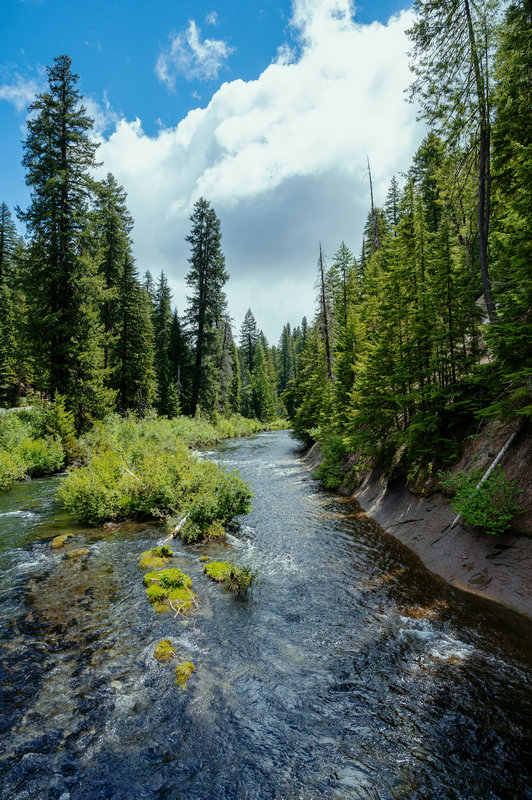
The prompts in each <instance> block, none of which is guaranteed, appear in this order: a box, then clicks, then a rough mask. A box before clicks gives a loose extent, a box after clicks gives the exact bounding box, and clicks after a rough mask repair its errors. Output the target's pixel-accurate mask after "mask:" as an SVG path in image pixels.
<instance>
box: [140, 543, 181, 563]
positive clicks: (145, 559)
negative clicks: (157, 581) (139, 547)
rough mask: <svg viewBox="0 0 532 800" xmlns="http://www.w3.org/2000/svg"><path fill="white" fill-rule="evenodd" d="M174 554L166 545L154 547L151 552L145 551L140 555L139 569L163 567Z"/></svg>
mask: <svg viewBox="0 0 532 800" xmlns="http://www.w3.org/2000/svg"><path fill="white" fill-rule="evenodd" d="M173 555H174V554H173V553H172V551H171V550H170V548H169V547H168V546H167V545H163V546H162V547H154V548H153V550H146V552H144V553H142V555H141V557H140V560H139V567H141V568H142V569H157V568H159V567H165V566H166V565H167V564H168V561H169V559H170V558H172V556H173Z"/></svg>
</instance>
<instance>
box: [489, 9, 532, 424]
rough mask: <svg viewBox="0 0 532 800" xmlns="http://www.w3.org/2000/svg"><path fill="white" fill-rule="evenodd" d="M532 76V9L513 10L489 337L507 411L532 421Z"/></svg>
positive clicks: (502, 86) (507, 30) (496, 143)
mask: <svg viewBox="0 0 532 800" xmlns="http://www.w3.org/2000/svg"><path fill="white" fill-rule="evenodd" d="M531 74H532V9H531V7H530V3H524V2H523V3H519V2H513V3H512V4H511V5H510V7H509V8H508V10H507V12H506V16H505V19H504V23H503V25H502V28H501V39H500V48H499V52H498V55H497V61H496V77H497V88H496V92H495V110H496V117H495V120H496V121H495V124H494V130H493V134H494V136H493V153H494V170H493V172H494V175H493V178H494V187H495V191H494V200H495V202H494V215H493V219H494V235H493V240H492V241H493V253H494V260H495V273H494V274H495V279H496V286H497V298H498V301H499V307H498V316H499V319H498V321H497V324H496V325H495V326H494V328H493V331H490V332H489V336H490V344H491V346H492V347H493V349H494V350H495V352H496V354H497V356H498V358H499V360H500V364H499V371H500V377H501V381H503V382H504V384H505V386H506V388H507V389H509V390H510V391H509V397H508V398H507V401H506V405H507V407H510V408H511V407H512V406H513V407H514V408H516V407H517V408H520V413H522V414H524V413H528V415H530V413H531V409H530V389H529V388H527V382H529V381H530V380H531V375H532V363H531V362H532V280H531V265H532V237H531V230H532V203H531V197H530V187H531V186H532V125H531V124H530V109H531V107H532V84H531V80H530V75H531ZM527 406H528V411H526V408H527ZM495 410H496V409H495ZM506 410H507V409H506Z"/></svg>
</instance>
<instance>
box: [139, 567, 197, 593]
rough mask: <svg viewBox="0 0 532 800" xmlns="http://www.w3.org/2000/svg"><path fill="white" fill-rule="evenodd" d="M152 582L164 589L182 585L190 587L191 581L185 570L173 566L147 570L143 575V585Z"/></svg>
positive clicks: (148, 584)
mask: <svg viewBox="0 0 532 800" xmlns="http://www.w3.org/2000/svg"><path fill="white" fill-rule="evenodd" d="M152 584H158V585H159V586H162V587H163V588H165V589H179V588H181V587H182V586H188V587H189V588H190V587H191V586H192V581H191V580H190V575H187V573H186V572H183V571H182V570H180V569H179V568H178V567H173V568H172V569H161V570H152V572H147V573H146V575H145V576H144V585H145V586H151V585H152Z"/></svg>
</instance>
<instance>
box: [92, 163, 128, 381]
mask: <svg viewBox="0 0 532 800" xmlns="http://www.w3.org/2000/svg"><path fill="white" fill-rule="evenodd" d="M126 198H127V195H126V192H125V191H124V189H123V187H122V186H119V185H118V183H117V182H116V180H115V178H114V176H113V175H111V173H109V174H108V175H107V178H106V179H105V180H103V181H101V182H100V183H98V184H97V185H96V203H95V211H94V215H93V216H94V227H95V232H96V237H97V247H98V255H97V257H98V267H99V271H100V274H101V276H102V279H103V285H104V295H103V302H102V306H101V308H102V311H101V314H102V324H103V328H104V337H105V338H104V367H105V368H106V369H107V368H108V367H109V351H110V349H112V347H113V340H114V338H115V337H116V335H117V332H116V327H117V324H118V318H119V315H120V310H119V307H118V286H119V285H120V284H121V282H122V272H123V269H124V264H125V260H126V258H128V259H130V260H131V258H132V256H131V242H130V234H131V230H132V228H133V220H132V218H131V216H130V214H129V212H128V210H127V206H126Z"/></svg>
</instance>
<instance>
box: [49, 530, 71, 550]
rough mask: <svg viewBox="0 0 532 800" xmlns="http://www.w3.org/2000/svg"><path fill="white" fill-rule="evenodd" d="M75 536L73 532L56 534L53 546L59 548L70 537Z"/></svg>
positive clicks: (51, 543) (55, 548)
mask: <svg viewBox="0 0 532 800" xmlns="http://www.w3.org/2000/svg"><path fill="white" fill-rule="evenodd" d="M73 538H74V534H73V533H62V534H61V536H55V537H54V538H53V539H52V541H51V542H50V545H51V547H53V548H54V550H57V549H58V548H60V547H64V545H65V542H66V541H67V540H68V539H73Z"/></svg>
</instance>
